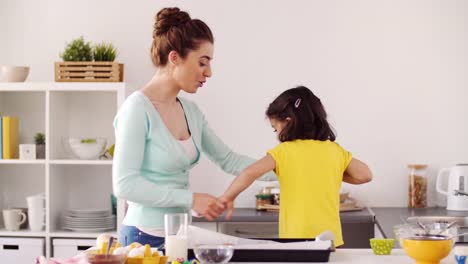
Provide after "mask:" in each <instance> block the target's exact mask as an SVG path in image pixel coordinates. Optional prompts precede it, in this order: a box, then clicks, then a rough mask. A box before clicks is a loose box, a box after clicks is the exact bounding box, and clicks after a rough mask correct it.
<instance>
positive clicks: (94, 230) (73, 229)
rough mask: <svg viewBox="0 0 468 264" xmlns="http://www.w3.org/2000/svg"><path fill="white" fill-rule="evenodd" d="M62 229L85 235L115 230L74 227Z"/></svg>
mask: <svg viewBox="0 0 468 264" xmlns="http://www.w3.org/2000/svg"><path fill="white" fill-rule="evenodd" d="M63 229H65V230H71V231H75V232H83V233H86V232H101V231H107V230H111V229H115V227H114V228H76V227H69V228H67V227H64V228H63Z"/></svg>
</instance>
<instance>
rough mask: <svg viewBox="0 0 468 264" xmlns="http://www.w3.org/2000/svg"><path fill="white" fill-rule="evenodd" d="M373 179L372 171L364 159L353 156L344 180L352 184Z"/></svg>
mask: <svg viewBox="0 0 468 264" xmlns="http://www.w3.org/2000/svg"><path fill="white" fill-rule="evenodd" d="M371 180H372V172H371V171H370V169H369V167H368V166H367V165H366V164H365V163H364V162H362V161H360V160H358V159H355V158H352V159H351V162H350V163H349V164H348V167H347V168H346V170H345V172H344V174H343V181H344V182H347V183H350V184H363V183H367V182H370V181H371Z"/></svg>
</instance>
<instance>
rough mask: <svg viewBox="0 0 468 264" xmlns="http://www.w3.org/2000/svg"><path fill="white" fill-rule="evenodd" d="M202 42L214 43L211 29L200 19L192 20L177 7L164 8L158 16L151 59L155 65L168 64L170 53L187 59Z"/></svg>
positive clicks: (155, 23)
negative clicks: (173, 52)
mask: <svg viewBox="0 0 468 264" xmlns="http://www.w3.org/2000/svg"><path fill="white" fill-rule="evenodd" d="M202 41H209V42H210V43H214V39H213V34H212V33H211V30H210V28H209V27H208V26H207V25H206V24H205V23H204V22H203V21H201V20H199V19H191V18H190V15H189V14H188V13H187V12H184V11H180V9H179V8H177V7H172V8H163V9H161V10H160V11H159V12H158V14H156V18H155V22H154V30H153V44H152V46H151V58H152V60H153V63H154V65H156V66H164V65H166V64H167V57H168V55H169V52H171V51H173V50H174V51H176V52H177V53H179V55H180V56H181V57H182V58H186V57H187V54H188V53H189V51H191V50H196V49H198V48H199V45H200V43H201V42H202Z"/></svg>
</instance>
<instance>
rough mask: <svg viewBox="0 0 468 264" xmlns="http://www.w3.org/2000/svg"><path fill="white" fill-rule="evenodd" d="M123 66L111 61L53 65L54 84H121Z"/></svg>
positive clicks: (71, 62)
mask: <svg viewBox="0 0 468 264" xmlns="http://www.w3.org/2000/svg"><path fill="white" fill-rule="evenodd" d="M123 70H124V67H123V64H119V63H117V62H111V61H66V62H56V63H55V81H56V82H122V81H123Z"/></svg>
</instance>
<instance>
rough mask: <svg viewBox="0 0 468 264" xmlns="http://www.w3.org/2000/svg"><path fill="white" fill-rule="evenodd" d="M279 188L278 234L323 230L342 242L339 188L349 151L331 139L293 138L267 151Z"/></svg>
mask: <svg viewBox="0 0 468 264" xmlns="http://www.w3.org/2000/svg"><path fill="white" fill-rule="evenodd" d="M268 154H270V155H271V156H272V157H273V159H274V160H275V161H276V174H277V175H278V180H279V183H280V189H281V201H280V215H279V237H280V238H315V237H316V236H317V235H319V234H320V233H322V232H323V231H325V230H330V231H332V232H333V234H334V235H335V241H334V243H335V246H340V245H342V244H343V237H342V234H341V222H340V187H341V182H342V181H343V173H344V171H345V170H346V167H348V164H349V162H350V161H351V158H352V156H351V153H349V152H348V151H346V150H345V149H343V148H342V147H341V146H340V145H338V144H337V143H335V142H332V141H329V140H327V141H318V140H294V141H288V142H283V143H281V144H279V145H278V146H276V147H275V148H273V149H272V150H270V151H268Z"/></svg>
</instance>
